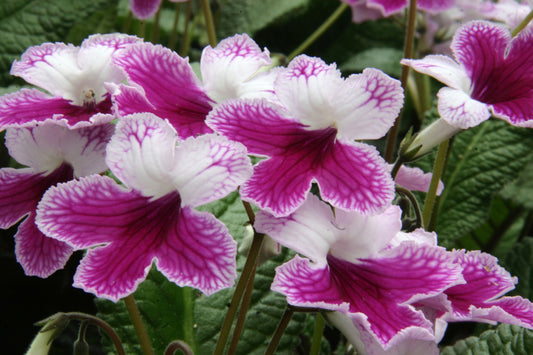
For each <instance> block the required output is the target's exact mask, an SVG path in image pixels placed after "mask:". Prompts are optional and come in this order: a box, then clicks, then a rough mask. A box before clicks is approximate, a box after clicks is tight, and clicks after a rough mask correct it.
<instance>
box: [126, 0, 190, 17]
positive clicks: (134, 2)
mask: <svg viewBox="0 0 533 355" xmlns="http://www.w3.org/2000/svg"><path fill="white" fill-rule="evenodd" d="M170 1H172V2H185V1H187V0H170ZM159 6H161V0H130V10H131V12H132V13H133V16H135V17H136V18H138V19H139V20H146V19H148V18H150V17H152V16H154V15H155V13H156V12H157V10H159Z"/></svg>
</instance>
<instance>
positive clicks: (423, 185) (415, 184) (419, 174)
mask: <svg viewBox="0 0 533 355" xmlns="http://www.w3.org/2000/svg"><path fill="white" fill-rule="evenodd" d="M432 176H433V174H432V173H424V171H423V170H422V169H420V168H417V167H410V166H405V165H402V166H401V167H400V170H398V174H396V178H395V180H394V181H395V182H396V183H397V184H398V185H400V186H403V187H405V188H407V189H409V190H412V191H424V192H427V191H428V190H429V185H430V183H431V178H432ZM443 189H444V184H443V183H442V181H441V180H439V185H438V187H437V196H439V195H440V194H441V193H442V190H443Z"/></svg>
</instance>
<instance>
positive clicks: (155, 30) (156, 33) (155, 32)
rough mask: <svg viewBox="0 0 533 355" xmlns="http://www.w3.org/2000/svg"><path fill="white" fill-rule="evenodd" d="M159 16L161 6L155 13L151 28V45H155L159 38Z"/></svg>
mask: <svg viewBox="0 0 533 355" xmlns="http://www.w3.org/2000/svg"><path fill="white" fill-rule="evenodd" d="M160 16H161V6H160V7H159V9H158V10H157V12H156V13H155V18H154V27H153V28H152V43H156V42H157V40H158V38H159V17H160Z"/></svg>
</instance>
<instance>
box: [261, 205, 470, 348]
mask: <svg viewBox="0 0 533 355" xmlns="http://www.w3.org/2000/svg"><path fill="white" fill-rule="evenodd" d="M400 215H401V210H400V209H399V208H398V207H397V206H391V207H389V208H388V209H386V210H385V212H384V213H383V214H378V215H373V216H363V215H361V214H358V213H357V212H345V211H341V210H336V211H335V215H334V214H333V212H332V210H331V207H330V206H328V205H327V204H325V203H323V202H321V201H320V200H319V199H318V198H317V197H316V196H314V195H309V197H308V198H307V200H306V202H305V203H304V204H303V205H302V206H301V207H300V208H299V209H298V210H296V212H294V213H293V214H292V215H290V216H287V217H283V218H275V217H273V216H271V215H269V214H267V213H265V212H259V213H258V214H257V217H256V223H255V227H256V230H257V231H258V232H260V233H265V234H268V235H269V236H270V237H272V239H274V240H276V241H277V242H279V243H280V244H282V245H284V246H287V247H289V248H291V249H294V250H295V251H296V252H298V253H300V254H302V255H304V256H306V257H307V258H302V257H300V256H296V257H295V258H294V259H292V260H291V261H289V262H287V263H285V264H283V265H282V266H280V267H278V268H277V269H276V276H275V278H274V282H273V284H272V290H274V291H277V292H280V293H282V294H284V295H286V296H287V302H289V303H290V304H292V305H296V306H303V307H317V308H323V309H327V310H332V311H339V312H341V313H343V314H345V315H347V316H349V317H350V318H351V320H352V322H353V323H354V325H355V326H356V327H357V328H358V329H359V332H360V333H361V334H362V336H361V338H362V339H363V342H366V341H365V338H367V337H369V336H370V337H372V339H373V340H374V341H377V342H378V343H379V344H380V345H381V347H382V348H383V349H388V348H390V347H392V346H394V345H396V344H398V343H400V342H402V341H404V340H405V339H413V340H424V341H432V340H434V335H433V329H432V323H431V322H429V321H428V320H427V319H426V318H425V317H424V315H423V313H422V312H421V311H417V310H415V309H414V308H413V307H412V306H411V305H410V304H411V303H413V302H415V301H417V300H419V299H424V298H427V297H432V296H435V295H438V294H441V293H442V292H443V291H444V290H445V289H447V288H449V287H450V286H453V285H456V284H459V283H462V282H464V281H463V279H462V277H461V268H460V267H459V266H458V265H456V264H454V263H453V262H452V260H453V258H452V257H451V255H450V254H449V253H447V252H446V250H445V249H444V248H441V247H437V246H433V245H429V243H418V242H417V241H416V239H417V238H428V236H427V235H425V234H424V235H421V236H420V235H418V234H421V232H420V231H415V232H416V233H415V232H414V233H415V235H414V236H411V235H410V234H405V233H399V232H400V229H401V221H400V218H401V216H400Z"/></svg>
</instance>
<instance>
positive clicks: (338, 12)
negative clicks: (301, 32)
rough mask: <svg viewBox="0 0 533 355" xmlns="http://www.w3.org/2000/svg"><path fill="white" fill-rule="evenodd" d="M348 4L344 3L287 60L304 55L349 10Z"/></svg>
mask: <svg viewBox="0 0 533 355" xmlns="http://www.w3.org/2000/svg"><path fill="white" fill-rule="evenodd" d="M348 7H349V6H348V4H345V3H342V4H341V5H340V6H339V7H338V8H337V10H335V11H334V12H333V13H332V14H331V15H330V16H329V17H328V18H327V20H326V21H324V23H323V24H322V25H320V27H319V28H317V29H316V30H315V32H313V33H312V34H311V35H310V36H309V37H307V39H306V40H305V41H304V42H303V43H302V44H300V45H299V46H298V48H296V49H295V50H293V51H292V52H291V54H289V55H288V57H287V60H288V61H291V60H292V59H293V58H294V57H296V56H297V55H298V54H301V53H303V52H304V51H305V50H306V49H307V48H308V47H309V46H310V45H311V44H313V42H315V41H316V40H317V39H318V38H319V37H320V36H322V34H323V33H324V32H326V30H327V29H328V28H329V27H330V26H331V25H332V24H333V23H334V22H335V21H336V20H337V19H338V18H339V17H340V15H342V13H343V12H344V10H346V9H347V8H348Z"/></svg>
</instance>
